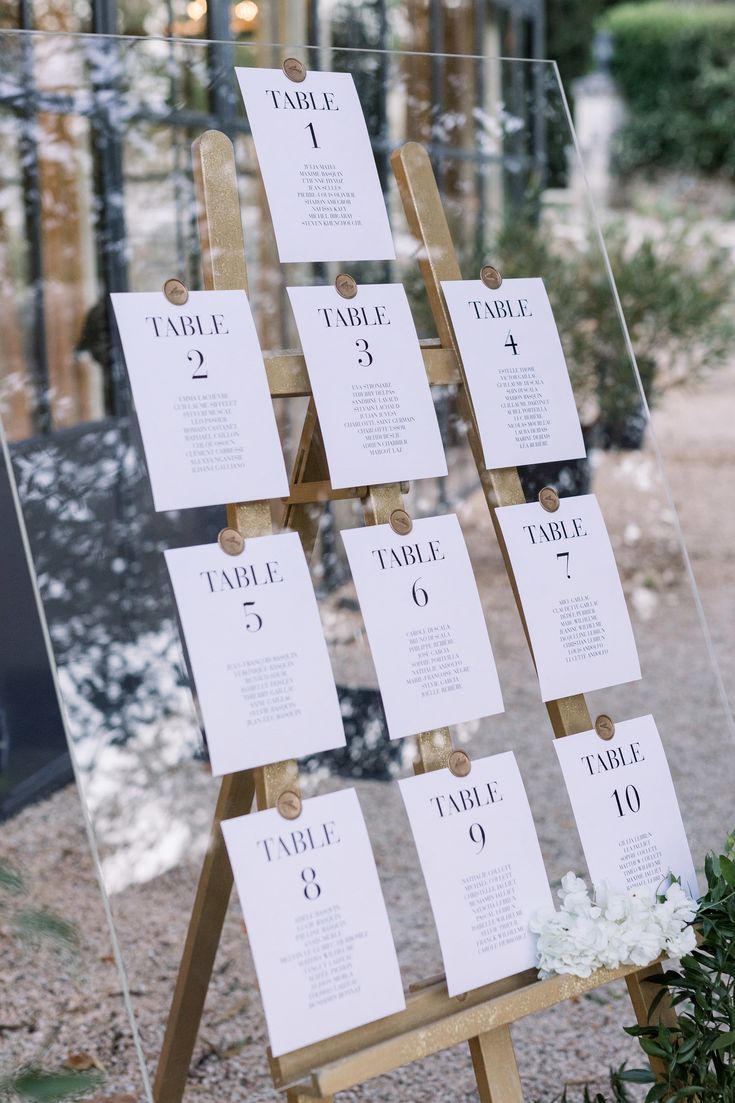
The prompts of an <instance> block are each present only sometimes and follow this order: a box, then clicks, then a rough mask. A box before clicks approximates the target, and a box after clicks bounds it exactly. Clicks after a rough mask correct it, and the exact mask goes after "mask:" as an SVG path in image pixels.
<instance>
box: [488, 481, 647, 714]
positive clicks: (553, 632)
mask: <svg viewBox="0 0 735 1103" xmlns="http://www.w3.org/2000/svg"><path fill="white" fill-rule="evenodd" d="M496 515H497V518H498V521H499V523H500V527H501V529H502V532H503V537H504V540H505V543H506V546H507V549H508V554H509V556H510V561H511V564H512V567H513V573H514V575H515V579H516V582H517V584H518V590H519V593H520V597H521V603H522V605H523V613H524V616H525V618H526V624H527V626H528V632H529V635H530V638H531V647H532V648H533V655H534V659H535V662H536V671H537V673H538V678H539V684H540V686H541V696H542V698H543V700H544V701H554V700H556V699H557V698H559V697H568V696H570V695H571V694H574V693H586V692H589V691H591V690H595V689H603V688H605V687H607V686H614V685H620V684H621V683H622V682H632V681H636V680H637V679H638V678H640V676H641V668H640V665H639V662H638V652H637V650H636V645H635V639H634V637H633V629H632V627H631V623H630V617H629V615H628V609H627V606H626V604H625V595H624V594H623V587H622V586H621V584H620V577H619V575H618V569H617V566H616V563H615V555H614V553H613V550H612V546H611V544H610V537H609V536H608V532H607V528H606V527H605V521H604V519H603V516H602V513H601V512H600V507H599V505H598V502H597V498H596V497H595V495H594V494H583V495H580V496H578V497H574V498H561V499H560V502H559V508H558V510H557V511H556V512H555V513H548V512H547V511H546V510H545V509H544V508H543V506H541V505H540V504H539V503H537V502H532V503H530V504H528V505H517V506H502V507H501V508H499V509H497V510H496Z"/></svg>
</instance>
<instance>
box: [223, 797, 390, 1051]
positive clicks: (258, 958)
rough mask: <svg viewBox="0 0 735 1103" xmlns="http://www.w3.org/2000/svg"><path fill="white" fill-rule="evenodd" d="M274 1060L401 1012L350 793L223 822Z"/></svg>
mask: <svg viewBox="0 0 735 1103" xmlns="http://www.w3.org/2000/svg"><path fill="white" fill-rule="evenodd" d="M222 830H223V832H224V836H225V842H226V844H227V851H228V853H229V856H230V863H231V865H232V869H233V872H234V875H235V883H236V885H237V891H238V895H239V897H240V904H241V907H242V910H243V915H244V916H245V923H246V926H247V929H248V935H249V938H250V943H251V947H252V951H253V958H254V961H255V970H256V973H257V975H258V984H259V986H260V992H261V996H262V998H263V1006H264V1009H265V1018H266V1023H267V1024H268V1034H269V1037H270V1043H271V1049H272V1051H273V1055H274V1057H278V1056H280V1055H281V1054H282V1053H288V1052H290V1051H291V1050H294V1049H299V1048H300V1047H301V1046H306V1045H310V1044H311V1043H312V1042H318V1041H321V1039H323V1038H330V1037H332V1035H334V1034H341V1033H342V1032H343V1031H345V1030H351V1029H352V1028H353V1027H356V1026H361V1025H362V1024H363V1023H369V1022H373V1021H374V1020H375V1019H382V1018H383V1017H384V1016H386V1015H391V1014H393V1013H394V1012H396V1011H402V1010H403V1009H404V1007H405V1006H406V1004H405V1000H404V997H403V988H402V985H401V977H400V972H399V969H398V961H397V959H396V951H395V946H394V944H393V937H392V935H391V930H390V924H389V922H388V915H387V913H386V910H385V903H384V901H383V895H382V892H381V888H380V882H379V880H378V873H377V870H376V868H375V859H374V858H373V852H372V849H371V846H370V840H369V838H368V833H367V829H366V827H365V821H364V819H363V817H362V811H361V809H360V805H359V802H358V799H357V795H356V793H355V790H354V789H344V790H342V791H340V792H337V793H328V794H326V795H325V796H320V797H313V798H311V799H310V800H305V801H304V802H303V806H302V811H301V815H300V816H299V817H298V819H296V820H285V819H284V818H283V817H282V816H281V815H280V813H279V812H277V811H276V810H275V809H268V810H266V811H264V812H255V813H252V814H251V815H249V816H240V817H238V818H237V819H233V820H225V821H224V822H223V824H222Z"/></svg>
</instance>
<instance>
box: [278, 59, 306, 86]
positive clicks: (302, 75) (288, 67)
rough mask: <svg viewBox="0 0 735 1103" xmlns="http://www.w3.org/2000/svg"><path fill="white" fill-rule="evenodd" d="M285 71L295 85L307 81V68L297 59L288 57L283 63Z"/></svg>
mask: <svg viewBox="0 0 735 1103" xmlns="http://www.w3.org/2000/svg"><path fill="white" fill-rule="evenodd" d="M282 68H283V71H284V73H285V74H286V76H287V77H288V79H289V80H292V81H293V82H294V84H301V82H302V80H305V79H306V66H305V65H304V63H303V61H299V59H298V58H297V57H287V58H285V59H284V62H283V66H282Z"/></svg>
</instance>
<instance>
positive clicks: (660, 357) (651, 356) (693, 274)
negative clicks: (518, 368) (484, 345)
mask: <svg viewBox="0 0 735 1103" xmlns="http://www.w3.org/2000/svg"><path fill="white" fill-rule="evenodd" d="M605 244H606V246H607V251H608V255H609V257H610V264H611V267H612V271H613V274H614V276H615V282H616V285H617V289H618V293H619V295H620V301H621V305H622V308H623V313H624V315H625V319H626V322H627V325H628V330H629V332H630V336H631V340H632V343H633V348H634V350H635V354H636V360H637V363H638V370H639V372H640V375H641V382H642V384H643V389H644V391H645V393H646V397H647V399H648V403H649V405H654V404H655V402H656V401H657V400H658V398H659V397H660V396H661V395H662V394H663V393H664V392H665V391H667V390H668V389H670V388H671V387H674V386H677V385H685V384H689V383H693V382H695V381H697V380H698V379H701V378H703V377H704V376H706V375H707V373H708V372H710V371H712V370H714V369H715V368H717V367H719V366H721V365H722V364H723V363H724V362H725V361H726V359H727V357H728V355H729V354H730V352H731V350H732V342H733V340H735V325H734V324H733V321H732V318H731V308H730V304H731V299H732V293H733V264H732V260H731V258H730V254H729V252H728V250H727V249H726V248H724V247H722V246H720V245H718V244H717V243H716V242H714V241H712V240H711V239H710V238H708V237H707V236H705V235H702V234H701V233H698V232H697V231H696V228H694V227H691V226H686V225H683V224H681V223H680V222H671V223H670V224H663V225H662V229H661V232H660V233H658V234H657V235H656V236H655V237H650V236H648V237H642V238H637V239H636V238H634V237H632V235H631V234H630V232H629V231H628V229H627V228H626V226H625V224H624V223H623V222H622V221H619V222H615V223H611V224H609V225H607V226H606V227H605ZM487 255H488V256H492V257H493V258H495V259H494V260H493V263H496V262H497V263H498V265H499V267H500V270H501V271H507V272H512V273H513V275H514V276H538V275H542V276H544V278H545V283H546V289H547V291H548V293H549V298H550V300H551V305H552V307H553V309H554V316H555V318H556V322H557V325H558V326H559V333H560V336H561V341H562V345H563V346H564V352H565V354H566V359H567V364H568V366H569V370H570V374H571V377H572V382H573V384H574V389H575V394H576V396H577V402H578V404H579V406H580V415H581V419H582V425H583V428H584V430H585V436H586V438H587V441H588V443H589V444H591V445H593V446H595V447H599V448H637V447H640V445H641V443H642V440H643V435H644V433H645V426H646V415H645V410H644V408H643V405H642V402H641V399H640V394H639V391H638V388H637V386H636V383H635V379H634V376H633V372H632V369H631V365H630V360H629V358H628V352H627V349H626V346H625V341H624V339H623V334H622V330H621V328H620V319H619V317H618V314H617V312H616V310H615V307H614V304H613V299H612V293H611V289H610V284H609V282H608V277H607V272H606V270H605V268H604V265H603V263H602V259H601V256H600V252H599V245H598V242H597V239H596V237H594V236H592V237H591V238H590V239H588V240H587V241H585V242H583V243H581V244H577V243H574V242H572V241H565V240H554V239H553V238H552V236H551V235H550V234H549V232H548V230H546V229H545V228H544V226H543V224H541V225H538V224H536V223H535V222H534V219H533V217H530V216H529V217H527V218H523V217H518V216H516V217H515V218H513V219H510V220H509V221H508V223H507V225H506V227H505V228H504V230H503V231H502V233H501V235H500V237H499V240H498V241H497V242H496V244H495V245H494V247H493V248H492V249H490V250H489V251H488V252H487ZM464 267H465V269H466V270H468V271H472V270H473V267H474V270H475V271H477V270H478V268H479V264H478V262H477V261H475V262H474V266H473V265H470V264H466V265H464Z"/></svg>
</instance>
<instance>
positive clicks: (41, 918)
mask: <svg viewBox="0 0 735 1103" xmlns="http://www.w3.org/2000/svg"><path fill="white" fill-rule="evenodd" d="M11 929H12V931H13V933H14V934H15V935H17V937H18V938H20V939H21V940H22V941H23V942H25V943H27V944H28V945H29V946H31V947H33V948H34V949H35V948H38V947H39V946H40V945H41V944H42V943H44V942H46V943H49V944H51V945H54V946H57V947H59V948H61V949H64V950H73V949H76V947H77V946H78V944H79V934H78V932H77V929H76V927H75V926H74V924H73V923H69V922H67V920H66V919H62V918H61V916H60V915H56V913H55V912H52V911H48V909H46V908H21V909H20V910H19V911H17V912H16V913H15V915H14V916H13V918H12V921H11Z"/></svg>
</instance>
